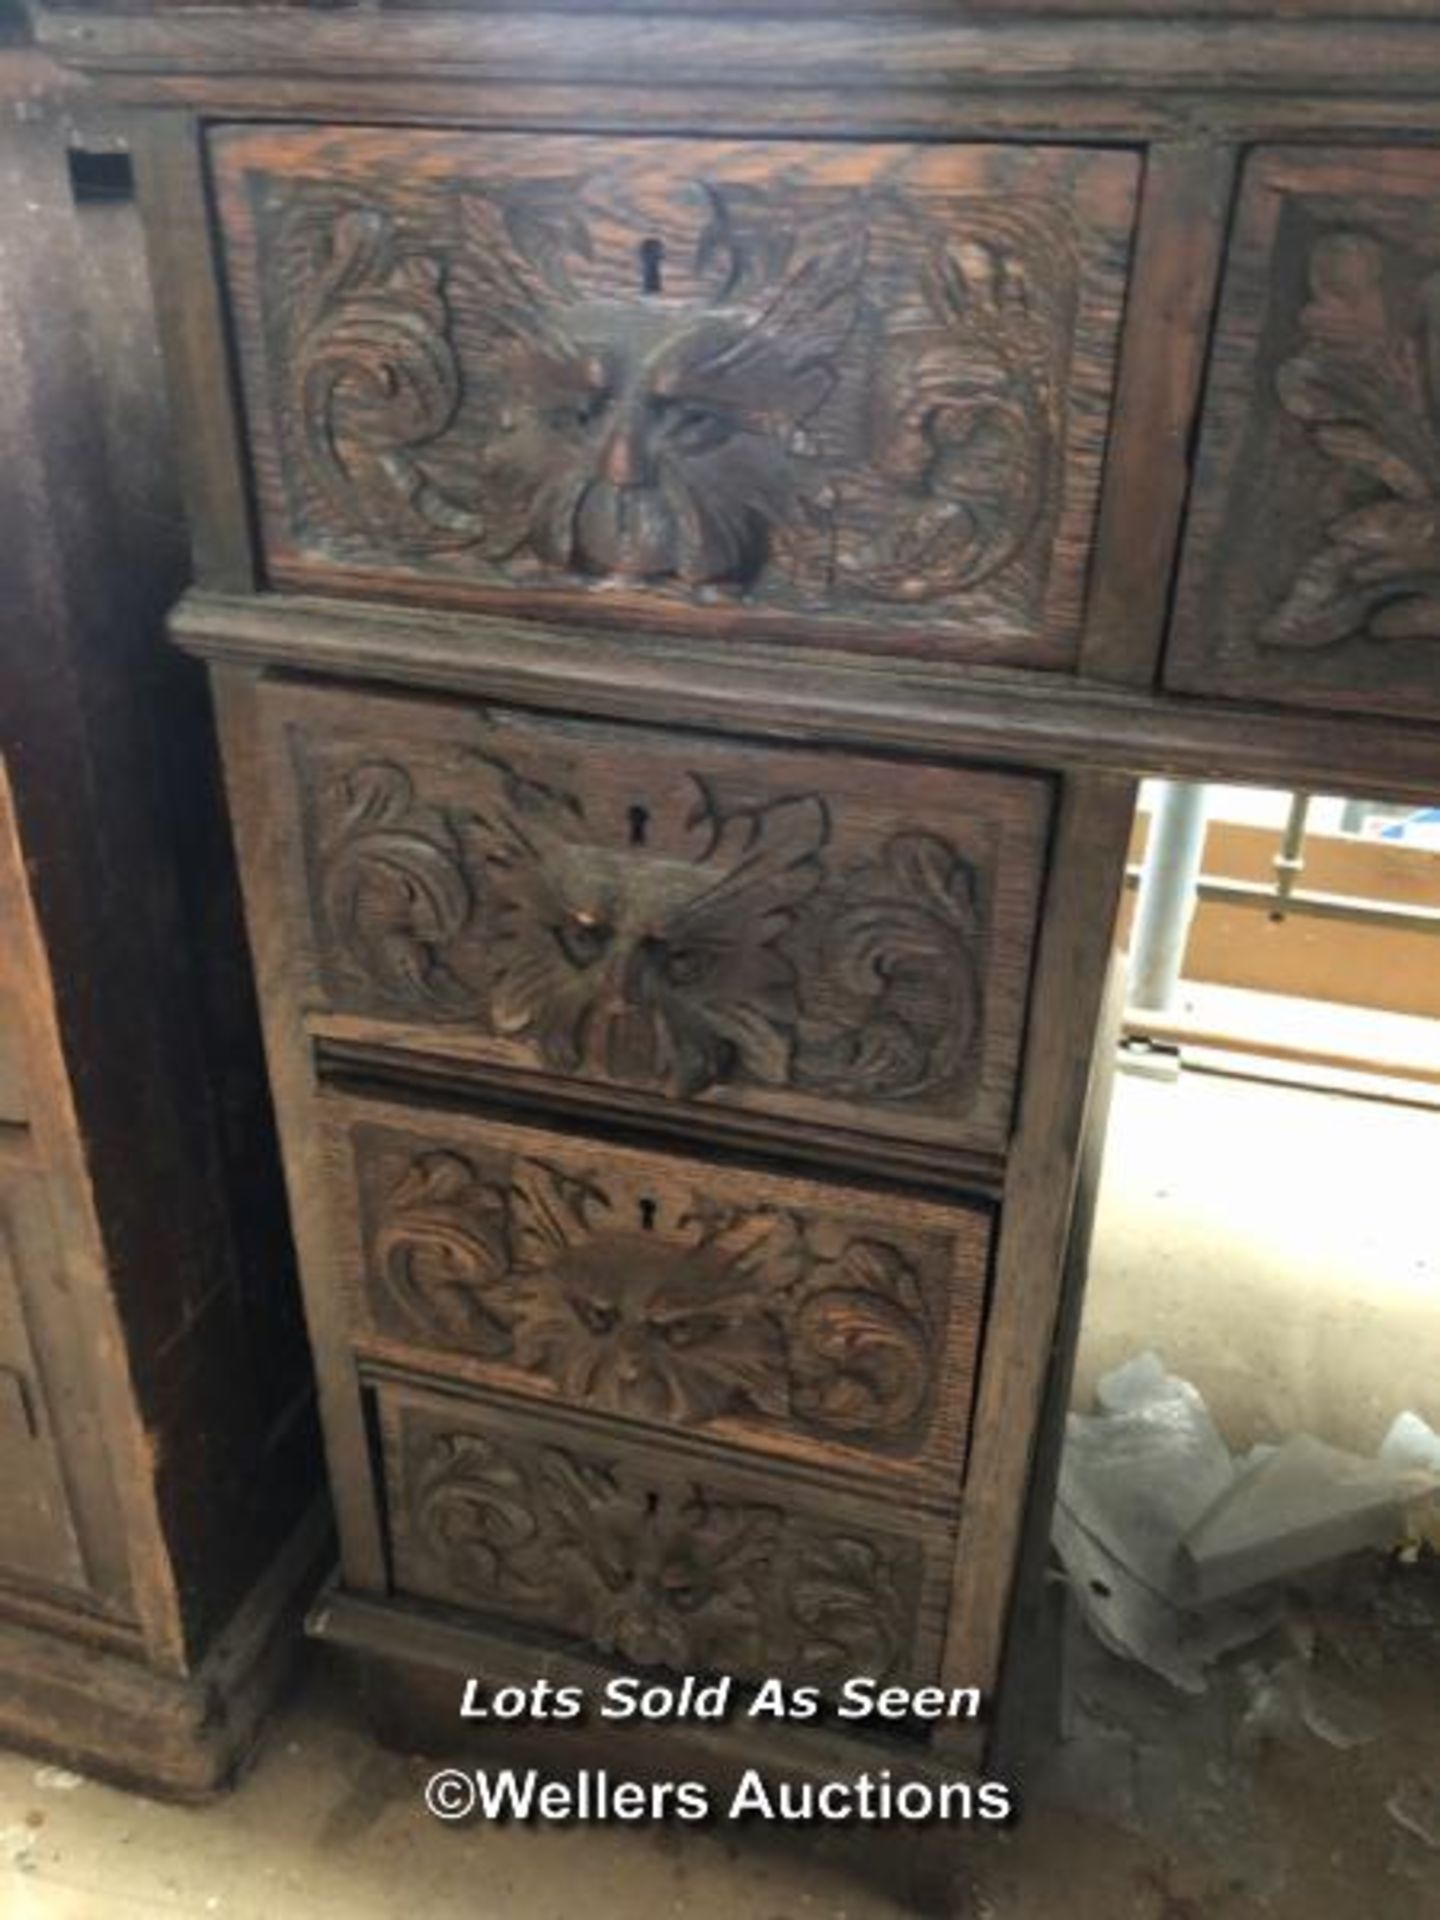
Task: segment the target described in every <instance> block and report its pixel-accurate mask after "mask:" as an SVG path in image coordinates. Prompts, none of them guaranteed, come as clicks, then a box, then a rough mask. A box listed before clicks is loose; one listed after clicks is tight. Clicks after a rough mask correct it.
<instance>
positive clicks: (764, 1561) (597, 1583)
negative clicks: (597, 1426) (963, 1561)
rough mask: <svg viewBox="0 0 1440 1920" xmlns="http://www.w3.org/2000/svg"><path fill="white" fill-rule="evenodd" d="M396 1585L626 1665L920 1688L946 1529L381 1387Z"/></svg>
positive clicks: (796, 1485) (817, 1492)
mask: <svg viewBox="0 0 1440 1920" xmlns="http://www.w3.org/2000/svg"><path fill="white" fill-rule="evenodd" d="M379 1409H380V1410H379V1419H380V1431H381V1435H382V1444H383V1448H384V1455H385V1473H386V1489H387V1517H388V1521H389V1534H390V1541H391V1548H392V1553H393V1565H394V1578H395V1585H396V1589H397V1591H399V1592H401V1593H410V1594H415V1595H418V1596H420V1597H421V1598H425V1599H430V1600H438V1601H443V1602H448V1603H450V1604H452V1605H455V1606H458V1607H460V1608H463V1609H464V1610H466V1611H469V1612H473V1613H479V1614H482V1615H488V1616H491V1617H496V1616H498V1617H500V1618H508V1619H512V1620H520V1621H523V1622H525V1623H526V1624H527V1625H531V1626H534V1627H538V1628H540V1629H542V1630H544V1631H546V1632H548V1633H552V1634H554V1635H556V1636H557V1637H558V1638H559V1639H561V1640H571V1641H575V1640H578V1641H580V1642H582V1643H584V1644H588V1645H589V1646H591V1647H593V1648H594V1649H595V1650H597V1651H598V1652H600V1653H602V1654H604V1655H607V1656H609V1657H611V1658H615V1659H618V1660H619V1661H621V1662H628V1663H629V1664H630V1665H631V1666H635V1667H640V1668H646V1667H664V1668H669V1669H670V1670H672V1671H674V1672H678V1673H700V1674H704V1673H733V1674H735V1675H736V1676H737V1677H741V1678H744V1679H756V1678H763V1677H765V1675H767V1674H771V1673H773V1674H776V1675H779V1676H781V1677H783V1678H785V1679H787V1680H792V1681H797V1682H807V1683H809V1684H811V1685H816V1686H819V1687H821V1688H822V1689H827V1690H828V1689H829V1688H831V1687H832V1686H834V1685H836V1684H838V1683H839V1682H841V1681H843V1680H845V1679H846V1678H848V1677H849V1676H850V1675H851V1674H856V1673H865V1674H872V1675H874V1676H875V1677H877V1678H879V1679H883V1680H886V1681H904V1682H908V1683H909V1684H911V1685H923V1684H925V1683H926V1682H928V1681H929V1680H931V1679H933V1677H934V1674H935V1671H936V1667H937V1664H938V1661H939V1654H940V1634H941V1626H942V1621H943V1617H944V1599H945V1590H946V1584H947V1581H948V1576H949V1565H948V1558H949V1554H948V1548H949V1529H947V1528H946V1527H945V1526H944V1525H943V1524H942V1523H940V1522H938V1521H935V1520H929V1521H925V1520H922V1519H918V1518H917V1517H916V1516H914V1515H906V1514H905V1513H903V1511H902V1512H897V1510H896V1508H895V1507H894V1505H893V1503H891V1504H880V1505H872V1504H869V1503H866V1502H864V1501H861V1500H857V1499H855V1498H853V1497H851V1496H849V1495H846V1494H844V1493H842V1492H840V1491H838V1490H837V1489H836V1488H835V1487H834V1486H833V1485H832V1484H830V1483H829V1482H827V1481H822V1482H819V1483H817V1484H813V1485H810V1486H809V1487H808V1488H807V1485H806V1483H804V1482H802V1481H800V1480H798V1479H791V1480H789V1481H777V1480H775V1479H774V1478H773V1477H768V1476H762V1475H760V1474H759V1473H757V1472H755V1471H753V1470H749V1469H746V1468H742V1467H739V1466H734V1465H730V1464H724V1465H722V1464H720V1463H719V1462H718V1461H716V1460H714V1459H713V1458H711V1457H709V1456H705V1457H703V1458H697V1457H696V1456H695V1455H694V1454H692V1453H691V1452H690V1451H689V1449H687V1448H685V1447H684V1446H682V1445H681V1444H680V1443H678V1442H672V1444H671V1445H669V1446H668V1447H666V1448H665V1449H664V1450H663V1451H661V1450H659V1449H656V1448H655V1447H653V1446H650V1445H647V1444H645V1443H643V1442H642V1443H636V1442H634V1441H630V1440H622V1439H620V1438H619V1437H618V1436H609V1435H607V1436H604V1437H601V1436H599V1435H596V1434H594V1433H593V1431H592V1430H591V1429H590V1428H589V1427H587V1426H584V1425H581V1424H579V1423H576V1424H573V1425H571V1424H567V1423H566V1422H564V1421H562V1420H561V1419H559V1418H558V1417H557V1416H553V1415H552V1416H551V1417H550V1418H549V1419H547V1420H545V1421H543V1422H541V1421H538V1420H536V1419H535V1418H534V1417H533V1416H531V1415H529V1414H522V1413H521V1412H520V1411H519V1410H518V1409H516V1408H512V1407H509V1406H501V1405H499V1404H495V1405H491V1406H488V1407H485V1408H481V1407H479V1406H474V1407H471V1406H470V1405H468V1404H467V1403H465V1402H458V1401H455V1400H451V1399H448V1398H446V1397H443V1396H440V1395H437V1394H434V1393H429V1394H426V1393H420V1392H416V1391H414V1390H413V1389H404V1388H400V1387H390V1386H385V1387H382V1388H381V1389H380V1390H379Z"/></svg>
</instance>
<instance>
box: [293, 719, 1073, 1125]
mask: <svg viewBox="0 0 1440 1920" xmlns="http://www.w3.org/2000/svg"><path fill="white" fill-rule="evenodd" d="M262 698H263V702H264V706H265V711H266V716H267V723H268V727H269V738H270V745H269V749H268V756H267V763H266V774H267V778H268V779H269V780H270V781H271V782H273V784H274V787H275V789H276V790H277V792H279V793H282V794H283V793H285V792H287V791H289V792H292V793H293V794H294V795H295V799H294V801H293V803H292V805H291V807H290V809H289V810H288V812H287V814H286V815H285V817H284V823H283V826H282V828H281V831H282V833H283V834H284V836H285V839H286V841H287V844H288V845H289V846H290V848H291V849H292V850H293V851H292V853H291V860H290V866H291V872H290V879H289V884H288V888H287V895H286V908H287V912H288V915H289V917H290V918H291V920H292V922H293V924H294V925H295V926H297V927H304V928H306V929H307V935H308V937H307V939H306V942H305V948H306V950H305V952H304V953H303V954H302V956H301V958H300V961H299V965H300V967H301V968H302V970H303V971H302V974H301V992H302V994H303V995H304V1000H305V1004H306V1006H307V1007H308V1008H309V1009H310V1010H312V1011H315V1012H320V1011H324V1012H329V1013H332V1014H333V1013H340V1014H348V1015H351V1016H355V1017H358V1018H362V1019H364V1020H365V1021H366V1022H367V1023H369V1024H370V1025H371V1026H373V1027H375V1028H378V1029H379V1030H380V1031H381V1032H382V1034H383V1033H384V1032H385V1031H387V1030H388V1032H389V1035H390V1037H391V1038H392V1039H395V1040H405V1039H410V1040H413V1041H414V1042H415V1043H417V1044H424V1043H425V1042H426V1041H430V1042H432V1043H433V1042H434V1041H435V1040H436V1039H437V1038H439V1037H440V1036H441V1035H443V1038H444V1044H445V1047H446V1048H447V1049H448V1050H451V1051H453V1052H455V1053H456V1054H457V1055H458V1054H462V1053H463V1054H466V1055H468V1056H470V1057H472V1058H474V1059H476V1060H478V1061H481V1062H483V1063H487V1064H492V1065H494V1066H497V1067H501V1068H508V1069H510V1070H511V1071H515V1070H520V1071H523V1072H526V1073H536V1074H545V1075H547V1076H549V1077H551V1078H553V1079H560V1078H562V1077H564V1078H568V1079H570V1080H573V1081H576V1082H585V1083H589V1084H590V1085H600V1086H609V1085H613V1086H615V1087H617V1088H621V1089H625V1088H633V1089H640V1090H643V1091H645V1092H647V1093H649V1094H651V1095H652V1097H653V1096H657V1095H658V1096H660V1097H663V1098H665V1099H667V1100H669V1101H672V1102H673V1101H688V1102H694V1103H696V1104H697V1106H699V1105H703V1104H706V1103H709V1102H714V1103H717V1104H719V1105H723V1106H734V1107H737V1108H740V1109H743V1110H746V1111H749V1112H752V1113H764V1114H766V1115H768V1116H770V1118H771V1119H772V1121H773V1120H774V1119H776V1118H787V1119H790V1120H794V1121H798V1122H817V1123H820V1124H828V1125H829V1126H831V1127H836V1126H840V1127H844V1128H849V1129H852V1130H854V1129H866V1130H870V1131H874V1132H876V1133H880V1134H887V1135H888V1134H893V1135H897V1136H899V1137H901V1138H903V1139H909V1140H920V1141H926V1142H933V1143H936V1144H938V1145H947V1144H950V1145H956V1146H965V1145H972V1146H973V1145H981V1146H988V1147H992V1148H999V1147H1003V1145H1004V1142H1005V1139H1006V1136H1007V1134H1008V1130H1009V1120H1010V1110H1011V1104H1012V1099H1013V1081H1014V1074H1015V1063H1016V1058H1017V1054H1018V1049H1019V1043H1020V1035H1021V1030H1022V1026H1023V1021H1024V1005H1025V992H1026V982H1027V974H1028V964H1029V948H1030V941H1031V937H1032V933H1033V926H1034V917H1035V906H1036V899H1037V894H1038V888H1039V881H1040V871H1041V861H1042V844H1043V835H1044V832H1045V825H1046V817H1047V812H1048V793H1047V788H1046V786H1045V784H1044V783H1042V782H1040V781H1035V780H1026V779H1023V778H1019V777H1015V776H1003V775H994V774H989V773H983V772H978V771H967V770H961V769H949V768H926V767H916V766H910V767H907V768H906V769H905V770H904V772H903V775H900V774H898V773H897V771H896V769H894V768H893V767H892V766H890V765H888V764H886V763H885V762H882V761H876V760H866V759H863V758H860V757H855V758H851V759H847V760H846V761H844V762H843V763H840V762H834V761H830V760H827V759H824V758H823V757H814V756H805V755H801V754H781V753H776V752H773V751H770V750H765V749H759V748H750V747H747V746H745V745H743V744H733V745H732V744H728V743H727V744H720V743H715V742H711V741H707V740H703V739H698V738H697V739H691V740H688V741H686V740H682V739H676V738H674V737H670V736H665V735H660V734H656V733H646V732H644V731H642V730H639V729H633V730H607V729H605V728H600V727H589V726H585V725H581V724H579V723H574V724H571V723H561V722H552V721H539V720H533V719H530V718H528V717H526V716H523V715H519V714H504V713H493V712H485V711H483V710H480V709H476V708H469V709H467V708H465V707H462V706H452V705H445V704H443V703H433V702H432V703H425V702H416V701H409V702H401V701H398V700H392V699H389V698H386V697H384V696H380V695H367V696H365V697H357V696H353V695H348V696H347V695H340V694H336V693H332V692H328V691H324V692H322V691H319V690H315V689H311V688H287V689H284V690H282V689H280V688H279V687H275V688H269V689H265V690H264V692H263V694H262Z"/></svg>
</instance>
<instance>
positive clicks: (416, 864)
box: [320, 760, 473, 1016]
mask: <svg viewBox="0 0 1440 1920" xmlns="http://www.w3.org/2000/svg"><path fill="white" fill-rule="evenodd" d="M320 862H321V893H322V897H323V901H324V909H325V916H326V919H327V921H328V923H329V927H330V931H331V933H332V936H333V938H334V940H335V943H336V945H337V946H338V948H339V949H340V950H341V952H343V953H344V954H345V955H346V956H347V957H348V958H349V960H350V961H351V962H352V963H353V964H354V965H356V966H358V967H359V969H360V970H361V972H362V973H363V974H364V975H365V977H366V978H367V979H368V980H370V981H371V982H372V983H373V984H374V985H375V986H376V987H377V988H379V989H380V991H381V992H382V993H384V994H386V995H387V996H390V997H393V998H394V999H396V1000H399V1001H401V1002H413V1003H415V1004H417V1005H419V1006H421V1007H423V1008H424V1009H425V1011H426V1012H427V1013H428V1014H430V1015H432V1016H434V1015H440V1016H445V1015H447V1014H452V1015H453V1014H455V1013H458V1012H460V1011H462V1010H464V1009H465V1008H466V1007H467V1006H468V1005H470V1004H471V1001H472V996H471V995H470V994H469V993H468V992H467V990H466V988H465V987H464V985H463V984H462V983H461V981H460V980H458V979H457V978H456V976H455V975H454V974H453V973H452V972H451V970H450V967H449V965H448V964H447V959H446V953H447V949H448V948H449V947H450V945H451V943H452V942H453V941H454V940H455V939H456V938H457V937H458V936H459V934H460V933H461V932H462V930H463V929H464V928H465V926H466V924H467V923H468V921H469V918H470V913H471V908H472V906H473V896H472V894H471V889H470V883H469V880H468V879H467V877H466V874H465V870H464V867H463V866H462V864H461V859H460V849H459V845H458V843H457V841H456V839H455V836H454V833H453V832H452V830H451V828H450V825H449V823H448V821H447V820H446V818H445V815H444V814H443V813H442V812H441V811H440V810H439V809H437V808H434V807H429V806H425V805H422V804H421V803H420V802H419V801H417V800H416V798H415V790H414V785H413V783H412V781H411V779H410V775H409V774H408V773H407V772H406V771H405V769H404V768H403V767H400V766H397V765H395V763H394V762H393V761H386V760H367V761H362V762H361V763H360V764H359V765H357V766H355V767H353V768H352V769H351V770H350V771H349V772H348V773H347V774H345V775H344V776H343V777H342V778H341V779H340V780H339V781H338V782H337V783H336V786H335V789H334V790H333V792H332V797H331V804H330V809H329V812H328V815H327V817H326V819H325V822H324V831H323V838H322V845H321V849H320Z"/></svg>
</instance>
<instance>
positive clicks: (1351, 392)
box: [1166, 148, 1440, 716]
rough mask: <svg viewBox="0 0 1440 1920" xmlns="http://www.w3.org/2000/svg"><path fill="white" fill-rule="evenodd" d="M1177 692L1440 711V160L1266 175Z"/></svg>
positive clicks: (1224, 351) (1363, 160) (1222, 359)
mask: <svg viewBox="0 0 1440 1920" xmlns="http://www.w3.org/2000/svg"><path fill="white" fill-rule="evenodd" d="M1166 679H1167V682H1168V684H1169V685H1170V686H1171V687H1173V688H1176V689H1179V690H1181V691H1185V692H1194V693H1205V694H1210V695H1216V696H1221V697H1231V696H1233V697H1237V698H1245V697H1255V696H1258V697H1260V698H1263V699H1267V700H1278V701H1283V702H1286V703H1292V702H1293V703H1296V704H1301V705H1315V706H1333V707H1364V708H1370V709H1372V710H1373V711H1375V712H1379V713H1396V714H1402V715H1408V716H1414V715H1419V714H1430V715H1440V152H1436V151H1434V150H1429V151H1427V150H1424V149H1401V148H1392V149H1382V150H1378V151H1370V150H1350V151H1344V150H1342V151H1338V152H1336V151H1331V152H1327V153H1316V152H1313V151H1309V152H1305V151H1286V150H1283V149H1282V150H1276V151H1271V152H1266V153H1261V154H1260V155H1258V156H1257V157H1256V158H1255V159H1254V160H1252V161H1251V163H1250V166H1249V167H1248V169H1247V171H1246V175H1245V183H1244V190H1243V194H1242V199H1241V205H1240V215H1239V222H1238V227H1237V231H1236V237H1235V242H1234V246H1233V249H1232V252H1231V257H1230V262H1229V266H1228V269H1227V273H1226V279H1225V290H1224V301H1223V307H1222V311H1221V316H1220V323H1219V330H1218V333H1217V337H1216V344H1215V351H1214V363H1213V369H1212V375H1211V380H1210V386H1209V393H1208V398H1207V407H1206V418H1205V426H1204V433H1203V437H1202V439H1201V443H1200V456H1199V466H1198V470H1197V476H1196V483H1195V493H1194V506H1193V511H1192V513H1191V517H1190V525H1189V530H1188V536H1187V544H1186V549H1185V557H1184V567H1183V572H1182V576H1181V583H1180V594H1179V600H1178V605H1177V613H1176V621H1175V629H1174V634H1173V638H1172V641H1171V645H1170V650H1169V656H1168V663H1167V668H1166Z"/></svg>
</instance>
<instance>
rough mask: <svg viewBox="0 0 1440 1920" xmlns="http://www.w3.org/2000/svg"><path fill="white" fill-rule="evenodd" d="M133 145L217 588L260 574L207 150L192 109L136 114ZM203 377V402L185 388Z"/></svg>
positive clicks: (200, 527)
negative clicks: (213, 252)
mask: <svg viewBox="0 0 1440 1920" xmlns="http://www.w3.org/2000/svg"><path fill="white" fill-rule="evenodd" d="M130 151H131V154H132V159H133V165H134V168H135V179H136V185H137V187H138V188H139V190H140V192H141V193H142V194H143V195H144V198H145V202H146V205H147V206H148V207H149V208H150V209H151V216H150V218H149V219H148V220H147V221H146V223H145V237H146V245H147V249H148V251H149V256H150V278H151V284H152V286H153V287H154V289H155V296H154V297H155V321H156V325H157V327H158V329H159V331H160V335H161V339H162V341H163V343H164V347H165V354H166V365H167V369H168V372H169V377H170V381H171V387H172V393H173V394H174V396H175V397H176V398H177V400H178V402H179V404H177V405H176V406H174V407H173V409H172V417H173V418H174V421H175V457H176V459H177V460H178V462H179V465H180V473H181V479H182V481H183V484H184V493H185V507H186V516H187V520H188V524H189V529H190V553H191V559H192V562H193V565H194V571H195V578H196V579H197V580H198V581H199V582H200V583H201V584H202V585H203V586H208V587H213V588H215V589H216V590H217V591H227V590H228V591H231V592H243V591H244V590H245V589H246V588H247V587H249V586H251V585H253V584H254V579H255V561H254V556H253V553H252V550H251V538H250V513H249V504H248V497H247V482H246V477H245V467H244V458H243V455H242V453H241V449H240V439H239V428H238V425H237V421H236V416H235V409H234V405H233V404H232V400H231V386H230V375H229V373H228V370H227V369H228V359H227V352H226V346H225V338H224V325H225V322H224V317H223V314H222V311H221V305H220V299H219V294H218V291H217V288H216V285H215V281H214V277H213V275H212V274H210V273H208V272H207V271H206V261H207V257H208V253H209V211H208V205H207V191H206V185H205V177H204V171H203V169H204V154H203V151H202V147H201V135H200V130H199V126H198V124H197V122H196V119H195V117H194V116H193V115H192V114H189V113H185V112H174V113H167V114H156V115H153V116H147V117H146V118H144V119H139V120H137V121H136V122H135V123H134V126H133V129H132V131H131V135H130ZM201 387H203V388H204V390H205V391H206V393H207V394H208V395H209V401H208V404H207V405H206V406H205V408H204V409H203V410H202V411H199V412H196V411H195V410H194V409H192V408H190V407H189V406H187V405H186V404H185V400H184V396H185V395H186V393H188V392H191V391H193V390H195V389H196V388H201Z"/></svg>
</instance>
